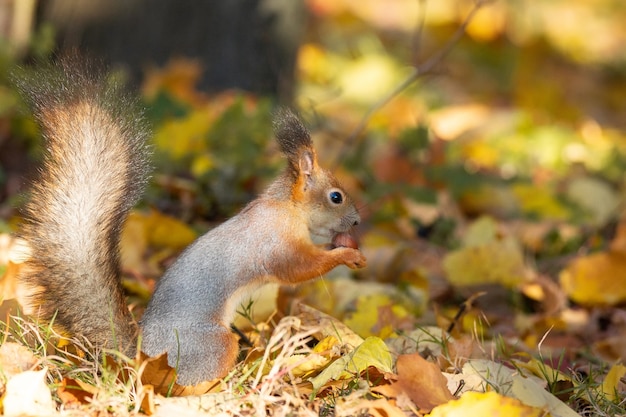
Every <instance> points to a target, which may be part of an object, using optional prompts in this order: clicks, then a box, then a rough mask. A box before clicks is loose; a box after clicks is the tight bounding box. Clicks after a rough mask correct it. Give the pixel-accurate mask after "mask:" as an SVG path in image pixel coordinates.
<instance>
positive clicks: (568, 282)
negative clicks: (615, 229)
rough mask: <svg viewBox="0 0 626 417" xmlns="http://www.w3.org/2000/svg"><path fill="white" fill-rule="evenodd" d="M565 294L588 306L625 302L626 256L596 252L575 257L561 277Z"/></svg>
mask: <svg viewBox="0 0 626 417" xmlns="http://www.w3.org/2000/svg"><path fill="white" fill-rule="evenodd" d="M559 278H560V282H561V287H562V288H563V291H565V294H567V296H568V297H569V298H571V299H572V300H574V301H575V302H577V303H579V304H584V305H588V306H592V305H615V304H619V303H621V302H624V301H626V259H625V258H624V256H623V254H621V253H614V252H602V253H594V254H592V255H589V256H584V257H581V258H578V259H576V260H575V261H574V262H572V263H571V264H570V265H569V266H568V267H567V268H565V269H564V270H563V271H561V274H560V276H559Z"/></svg>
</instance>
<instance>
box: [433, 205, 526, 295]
mask: <svg viewBox="0 0 626 417" xmlns="http://www.w3.org/2000/svg"><path fill="white" fill-rule="evenodd" d="M443 267H444V270H445V271H446V274H447V277H448V280H449V281H450V283H452V284H453V285H461V286H463V285H478V284H501V285H504V286H506V287H515V286H517V285H518V284H520V283H521V282H522V281H524V280H525V278H526V275H527V271H526V266H525V264H524V255H523V252H522V249H521V247H520V245H519V243H518V242H517V240H515V238H514V237H513V236H509V235H504V234H501V233H500V232H499V231H498V228H497V223H496V222H495V221H494V220H493V219H491V218H489V217H483V218H481V219H479V220H477V221H475V222H474V223H473V224H472V225H470V227H469V228H468V230H467V231H466V234H465V236H464V240H463V247H462V248H461V249H458V250H455V251H452V252H450V253H448V255H446V257H445V258H444V261H443Z"/></svg>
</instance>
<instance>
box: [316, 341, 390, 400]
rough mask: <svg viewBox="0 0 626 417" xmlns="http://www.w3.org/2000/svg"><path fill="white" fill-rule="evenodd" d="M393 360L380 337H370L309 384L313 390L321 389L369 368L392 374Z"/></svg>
mask: <svg viewBox="0 0 626 417" xmlns="http://www.w3.org/2000/svg"><path fill="white" fill-rule="evenodd" d="M392 363H393V359H392V357H391V354H390V353H389V350H388V348H387V346H386V345H385V342H383V341H382V340H381V339H379V338H378V337H368V338H367V339H365V340H364V341H363V343H361V344H360V345H359V346H357V347H356V348H355V349H354V350H353V351H352V352H350V353H348V354H346V355H344V356H342V357H340V358H339V359H337V360H335V361H334V362H333V363H331V364H330V365H329V366H328V367H327V368H326V369H324V370H323V371H322V372H321V373H320V374H319V375H317V376H316V377H314V378H311V379H310V380H309V382H311V384H312V385H313V389H315V390H317V389H319V388H321V387H322V386H323V385H324V384H325V383H326V382H328V381H330V380H331V379H332V380H340V379H347V378H354V377H355V376H356V375H359V374H360V373H361V372H363V371H365V370H366V369H367V368H369V367H374V368H376V369H378V370H380V371H382V372H391V367H392Z"/></svg>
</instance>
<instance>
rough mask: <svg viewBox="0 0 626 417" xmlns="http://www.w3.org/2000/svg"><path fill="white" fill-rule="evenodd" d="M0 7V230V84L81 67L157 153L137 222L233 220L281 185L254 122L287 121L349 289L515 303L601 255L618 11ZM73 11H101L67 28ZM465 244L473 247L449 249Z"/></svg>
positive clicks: (12, 159)
mask: <svg viewBox="0 0 626 417" xmlns="http://www.w3.org/2000/svg"><path fill="white" fill-rule="evenodd" d="M68 4H69V5H70V6H72V5H73V6H72V7H73V8H72V7H69V6H68ZM7 5H11V6H6V5H5V6H4V8H3V9H2V10H3V12H4V14H3V15H2V16H5V20H4V24H3V26H2V29H3V40H2V42H1V43H0V185H1V188H0V199H1V201H2V204H0V209H1V212H0V215H1V216H2V218H4V219H11V218H14V217H13V216H14V215H15V214H16V213H15V211H14V207H15V206H16V205H19V201H20V198H22V197H19V196H20V195H22V194H20V192H21V191H23V184H24V183H25V182H24V180H23V178H24V177H25V176H26V177H28V175H29V172H32V170H33V167H34V166H35V163H34V160H36V159H37V155H38V152H39V151H37V149H38V148H37V146H36V144H37V143H38V139H37V130H36V128H35V125H34V123H33V122H32V120H31V119H30V118H29V117H28V116H26V115H25V114H24V113H23V109H21V104H20V100H19V98H18V96H17V94H16V93H15V91H14V90H13V88H12V87H11V85H10V82H9V81H8V79H9V76H8V74H9V72H10V70H11V68H12V67H13V66H14V65H16V64H24V63H28V62H32V61H36V60H37V59H41V58H45V57H48V56H50V55H52V54H53V53H55V52H58V51H62V50H63V49H72V48H75V47H79V48H82V49H83V50H85V51H86V52H87V53H89V54H93V55H97V56H99V57H100V58H101V59H102V60H103V61H105V62H106V63H107V64H109V65H110V66H111V68H112V70H113V72H112V76H114V77H117V78H119V79H120V80H122V81H126V82H128V84H129V85H131V86H133V85H134V86H135V87H137V88H138V89H139V90H140V92H141V96H142V98H143V100H144V102H145V105H146V108H147V116H148V118H149V120H150V122H151V123H152V125H153V128H154V138H153V139H154V141H153V144H154V154H155V158H154V164H155V174H154V178H153V181H152V185H151V188H150V190H149V192H148V194H147V196H146V198H145V201H144V205H145V206H147V207H151V208H154V209H156V211H158V212H161V213H165V214H169V215H173V216H174V217H177V218H178V219H180V220H182V221H183V222H185V223H190V224H192V225H193V227H194V228H196V229H198V230H206V229H207V228H208V227H209V223H216V222H219V221H222V220H224V219H225V218H227V217H228V216H230V215H232V214H233V213H234V212H236V211H237V210H238V209H239V208H240V207H242V206H243V205H244V204H245V203H246V202H248V201H250V200H251V199H252V198H253V197H254V196H255V195H257V194H258V193H259V192H260V191H261V190H262V189H263V187H264V186H265V185H266V184H267V183H268V181H269V180H271V178H273V177H274V176H275V175H276V173H277V172H278V170H279V169H280V168H281V166H282V160H281V157H280V155H279V153H278V151H277V148H276V146H275V145H274V143H273V141H272V140H271V113H272V111H273V109H274V108H275V107H276V106H277V105H279V104H282V105H290V106H293V107H296V108H297V109H298V110H299V111H300V112H301V113H302V115H303V118H304V119H305V120H306V122H307V124H308V125H309V126H310V127H311V130H312V133H313V136H314V140H315V142H316V144H317V147H318V150H319V154H320V159H321V161H322V163H323V165H325V166H329V167H331V168H333V169H334V170H335V171H336V172H337V175H338V176H339V177H340V179H341V180H342V181H343V183H344V184H345V185H346V188H348V189H349V191H350V192H351V193H352V194H353V195H355V196H356V197H357V200H358V201H359V206H360V207H362V211H363V213H364V217H365V220H366V221H365V224H364V227H363V228H362V229H361V233H362V240H363V244H362V245H363V247H364V250H366V251H370V252H371V253H370V254H369V255H368V256H370V257H371V258H372V263H371V267H370V268H368V270H367V271H365V272H364V274H363V276H362V278H364V279H369V280H375V281H383V282H389V281H391V282H394V283H396V284H398V283H400V284H402V285H401V286H403V285H408V286H411V285H413V286H416V287H418V288H419V289H420V290H421V291H425V292H429V296H428V297H424V298H423V299H424V300H428V299H433V300H436V299H438V297H439V298H441V297H443V296H444V295H446V294H447V293H446V291H445V290H444V289H442V284H441V280H443V281H445V282H447V284H446V285H448V284H450V283H452V285H453V286H457V285H458V286H463V285H468V282H467V281H468V280H469V281H470V282H469V284H477V283H478V284H485V283H494V282H496V283H500V284H503V286H504V287H507V288H511V287H513V288H517V289H516V290H515V291H518V290H519V288H518V287H519V285H521V283H524V282H527V281H531V282H532V280H533V279H535V278H536V277H537V276H538V275H540V274H543V273H547V274H548V275H549V277H550V279H551V280H552V281H557V280H558V277H559V274H561V272H562V271H565V272H568V271H569V272H568V273H569V275H567V274H565V275H567V276H568V277H569V278H568V279H569V281H567V283H568V285H570V287H568V288H570V289H572V288H573V287H572V285H573V284H572V282H573V281H572V277H578V276H579V275H580V274H582V278H585V279H586V278H590V276H589V275H588V273H587V272H585V273H582V272H580V271H578V272H575V271H574V272H573V271H572V270H567V269H566V268H568V265H569V264H570V262H571V261H572V259H574V258H575V257H577V256H584V255H586V254H588V253H593V252H602V251H607V250H614V249H615V248H616V247H619V245H615V244H614V243H615V241H616V240H615V236H618V237H619V233H616V230H618V229H619V228H618V227H616V226H617V224H618V223H619V222H620V220H621V209H622V206H623V197H624V169H625V168H626V118H625V117H624V114H626V99H624V97H626V50H625V49H624V48H623V45H624V44H625V42H626V25H624V24H623V22H624V21H626V8H624V7H623V5H622V2H621V0H596V1H593V2H591V1H587V0H568V1H565V0H533V1H530V0H511V1H504V0H501V1H497V0H496V1H486V0H482V1H481V0H436V1H427V0H385V1H382V0H307V1H303V2H300V1H298V2H295V1H279V0H272V1H270V0H263V1H261V0H245V1H244V0H241V1H237V2H223V3H220V2H216V3H211V2H207V3H197V2H176V1H169V0H159V1H155V2H153V3H150V5H148V4H147V3H146V2H145V1H144V0H133V1H129V2H124V1H118V0H116V1H110V2H102V1H94V2H88V3H76V2H75V0H55V1H50V2H36V1H34V0H24V1H15V2H7ZM87 5H89V6H91V5H99V6H98V7H100V8H98V7H96V6H93V7H94V8H93V9H90V10H88V11H83V8H85V9H88V6H87ZM55 6H59V7H55ZM62 6H63V7H62ZM29 7H30V8H29ZM23 9H25V10H23ZM67 10H70V11H71V12H72V13H73V14H72V13H70V14H69V15H64V14H63V13H67ZM242 10H244V11H245V13H244V12H242ZM118 13H119V14H118ZM120 15H121V16H122V17H119V16H120ZM144 15H145V19H139V20H138V19H136V17H137V16H144ZM24 16H30V17H31V19H30V20H29V19H28V18H24ZM59 16H61V17H59ZM63 16H65V19H64V18H63ZM68 16H69V17H68ZM81 19H83V20H81ZM175 19H178V20H175ZM209 21H210V22H213V23H214V25H213V24H212V25H209V24H208V23H207V22H209ZM151 25H152V26H151ZM214 26H215V27H214ZM112 28H115V29H116V30H113V29H112ZM118 28H120V29H119V31H118V30H117V29H118ZM242 28H246V30H243V29H242ZM122 29H124V30H122ZM103 33H105V34H107V36H104V35H103ZM177 42H181V43H177ZM208 46H211V47H210V48H209V47H208ZM165 47H167V49H165V50H163V48H165ZM215 51H217V52H219V53H217V54H215ZM211 54H213V55H211ZM257 54H258V56H257ZM151 56H153V59H151V58H150V57H151ZM137 74H139V75H137ZM485 215H487V216H491V217H492V218H493V219H495V220H493V221H495V222H496V223H495V225H492V224H491V223H489V220H487V221H486V220H484V218H482V217H481V216H485ZM477 218H479V219H480V220H479V221H478V222H477V223H475V224H474V223H472V222H473V221H474V220H475V219H477ZM151 221H155V220H154V219H152V220H151ZM481 225H482V226H481ZM484 225H489V226H484ZM472 231H473V232H472ZM187 232H188V231H186V232H185V233H187ZM468 233H469V234H470V235H472V236H473V235H474V234H475V235H477V236H479V237H480V238H478V240H475V239H474V240H472V239H470V242H469V243H468V238H467V236H466V234H468ZM185 236H188V235H187V234H185ZM162 237H163V236H161V238H160V239H161V240H162ZM188 239H191V238H187V237H186V238H185V239H183V240H185V241H186V240H188ZM161 240H160V242H161ZM476 242H478V243H476ZM161 243H162V242H161ZM179 243H180V242H178V243H177V247H178V244H179ZM424 243H426V244H428V245H431V246H428V247H427V248H426V249H425V248H424V247H423V246H421V245H423V244H424ZM611 245H613V246H611ZM611 248H613V249H611ZM433 251H434V252H433ZM438 251H440V252H438ZM447 251H452V252H450V254H447ZM464 251H465V252H464ZM499 251H501V252H499ZM407 253H408V255H407ZM416 254H417V255H416ZM430 255H432V257H430V258H429V256H430ZM498 256H499V258H498ZM407 258H409V259H407ZM477 259H478V260H477ZM490 260H491V261H493V262H494V263H495V264H494V265H491V266H492V268H489V265H487V270H485V269H483V268H485V265H484V264H485V263H488V262H489V261H490ZM545 260H548V261H546V262H544V261H545ZM605 261H606V260H603V261H602V262H605ZM592 264H593V263H592ZM608 264H609V267H608V268H609V270H610V271H611V272H610V273H607V274H605V275H606V277H605V278H598V279H607V280H613V281H615V280H617V282H618V283H621V282H622V281H621V280H624V282H626V272H624V271H622V270H621V269H620V268H618V266H619V265H617V264H612V263H611V261H608ZM620 265H621V264H620ZM494 269H497V272H496V273H493V270H494ZM151 270H152V269H151ZM591 270H593V268H591ZM585 274H587V275H585ZM468 277H469V278H468ZM471 277H474V278H471ZM481 277H482V278H481ZM593 278H594V279H595V278H597V277H593ZM585 279H581V281H580V282H584V281H585ZM577 282H578V281H577ZM404 288H406V287H404ZM572 291H574V289H572ZM575 291H576V293H577V294H579V293H582V294H584V293H585V291H584V289H583V290H582V291H580V290H579V289H576V290H575ZM568 294H571V293H568ZM526 295H527V294H526ZM625 300H626V294H624V295H623V296H620V297H617V301H615V297H613V296H611V297H608V296H607V297H606V298H605V299H604V301H602V302H600V304H602V303H603V302H605V303H607V304H615V303H620V302H623V301H625ZM535 301H537V300H535ZM544 301H545V299H544ZM578 302H581V300H578ZM582 302H583V303H584V302H585V300H584V296H583V300H582ZM593 303H598V302H597V301H593ZM417 310H420V311H423V309H420V308H417Z"/></svg>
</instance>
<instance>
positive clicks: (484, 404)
mask: <svg viewBox="0 0 626 417" xmlns="http://www.w3.org/2000/svg"><path fill="white" fill-rule="evenodd" d="M466 416H506V417H535V416H536V417H548V416H550V414H546V412H545V411H544V410H542V409H541V408H535V407H530V406H527V405H524V404H522V403H521V402H520V401H519V400H516V399H514V398H508V397H505V396H503V395H500V394H498V393H495V392H467V393H465V394H463V395H462V396H461V398H459V399H458V400H454V401H450V402H448V403H447V404H443V405H440V406H438V407H436V408H434V409H433V411H432V412H431V413H430V414H428V417H466Z"/></svg>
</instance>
